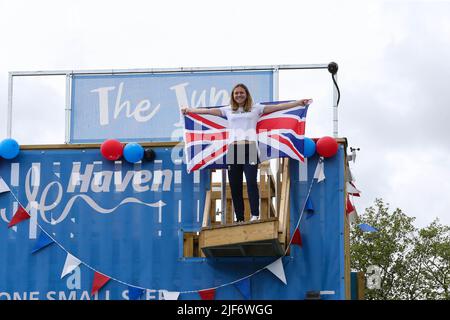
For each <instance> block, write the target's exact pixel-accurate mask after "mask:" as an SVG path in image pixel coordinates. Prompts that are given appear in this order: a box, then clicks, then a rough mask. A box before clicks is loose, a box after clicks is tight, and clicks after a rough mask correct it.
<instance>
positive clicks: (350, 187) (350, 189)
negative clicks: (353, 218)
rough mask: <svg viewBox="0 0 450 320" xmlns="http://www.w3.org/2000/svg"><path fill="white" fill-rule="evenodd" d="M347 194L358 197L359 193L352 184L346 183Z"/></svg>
mask: <svg viewBox="0 0 450 320" xmlns="http://www.w3.org/2000/svg"><path fill="white" fill-rule="evenodd" d="M347 193H348V194H351V195H352V196H355V197H359V196H360V193H361V191H359V190H358V189H356V187H355V185H354V184H353V182H351V181H349V182H347Z"/></svg>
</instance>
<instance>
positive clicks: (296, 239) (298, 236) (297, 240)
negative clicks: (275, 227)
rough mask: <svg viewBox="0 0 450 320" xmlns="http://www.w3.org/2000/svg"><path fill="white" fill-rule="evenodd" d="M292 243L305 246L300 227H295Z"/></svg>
mask: <svg viewBox="0 0 450 320" xmlns="http://www.w3.org/2000/svg"><path fill="white" fill-rule="evenodd" d="M292 244H297V245H299V246H300V247H302V246H303V242H302V236H301V234H300V230H299V229H298V228H297V229H295V232H294V237H293V238H292Z"/></svg>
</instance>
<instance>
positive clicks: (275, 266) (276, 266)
mask: <svg viewBox="0 0 450 320" xmlns="http://www.w3.org/2000/svg"><path fill="white" fill-rule="evenodd" d="M266 269H267V270H269V271H270V272H272V273H273V274H274V275H276V276H277V277H278V279H280V280H281V281H283V283H284V284H287V282H286V276H285V275H284V268H283V263H282V261H281V258H279V259H277V260H275V261H274V262H272V263H271V264H269V265H268V266H267V267H266Z"/></svg>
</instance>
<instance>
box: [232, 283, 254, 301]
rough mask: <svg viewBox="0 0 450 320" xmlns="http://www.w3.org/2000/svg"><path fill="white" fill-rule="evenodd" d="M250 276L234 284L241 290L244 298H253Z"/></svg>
mask: <svg viewBox="0 0 450 320" xmlns="http://www.w3.org/2000/svg"><path fill="white" fill-rule="evenodd" d="M250 285H251V284H250V278H244V279H242V280H241V281H238V282H236V283H235V284H234V286H235V287H236V288H237V289H238V290H239V292H240V293H241V294H242V296H243V297H244V299H246V300H250V299H251V294H250V292H251V289H250Z"/></svg>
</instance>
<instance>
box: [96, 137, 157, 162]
mask: <svg viewBox="0 0 450 320" xmlns="http://www.w3.org/2000/svg"><path fill="white" fill-rule="evenodd" d="M100 153H101V154H102V155H103V156H104V157H105V158H106V159H108V160H113V161H114V160H118V159H120V158H121V157H122V156H123V157H124V158H125V160H127V161H128V162H131V163H136V162H139V161H141V160H142V159H145V160H147V161H152V160H153V159H154V158H155V152H154V151H153V150H152V149H150V148H146V149H144V148H143V147H142V146H141V145H140V144H139V143H136V142H130V143H127V144H126V145H124V144H122V143H121V142H120V141H118V140H115V139H109V140H106V141H104V142H103V143H102V145H101V146H100Z"/></svg>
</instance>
